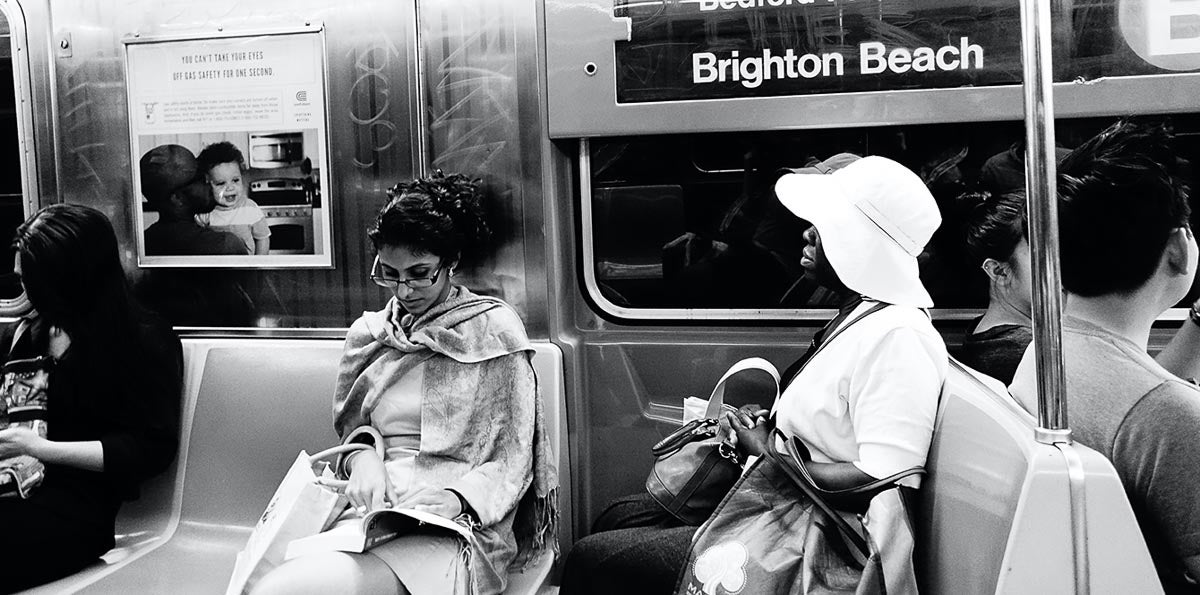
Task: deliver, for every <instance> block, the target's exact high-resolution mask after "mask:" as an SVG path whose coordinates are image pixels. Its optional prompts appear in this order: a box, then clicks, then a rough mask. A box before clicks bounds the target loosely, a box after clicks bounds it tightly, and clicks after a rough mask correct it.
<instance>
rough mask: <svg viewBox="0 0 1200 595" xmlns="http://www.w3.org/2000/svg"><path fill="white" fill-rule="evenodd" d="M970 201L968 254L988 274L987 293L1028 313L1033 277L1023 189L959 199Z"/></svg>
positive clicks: (973, 194) (972, 194)
mask: <svg viewBox="0 0 1200 595" xmlns="http://www.w3.org/2000/svg"><path fill="white" fill-rule="evenodd" d="M959 200H960V201H965V202H967V203H970V204H972V205H973V206H972V207H971V211H970V214H969V215H968V217H967V222H966V240H967V241H966V243H967V254H968V256H969V257H970V259H971V263H972V264H974V265H975V266H978V267H979V268H981V269H983V272H984V273H985V274H986V275H987V278H988V288H989V291H988V296H989V298H990V299H992V300H1002V301H1004V302H1005V303H1007V304H1008V305H1009V306H1012V307H1014V308H1016V309H1017V311H1019V312H1020V313H1022V314H1025V315H1026V316H1028V315H1029V313H1030V310H1031V306H1030V300H1031V299H1032V298H1031V295H1032V292H1033V280H1032V275H1031V271H1030V260H1029V229H1028V223H1027V220H1026V216H1025V212H1026V208H1025V193H1024V192H1023V191H1015V192H1007V193H1004V194H993V193H991V192H973V193H970V194H966V195H964V196H962V197H960V199H959Z"/></svg>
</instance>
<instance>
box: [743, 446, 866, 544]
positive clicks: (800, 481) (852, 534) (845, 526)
mask: <svg viewBox="0 0 1200 595" xmlns="http://www.w3.org/2000/svg"><path fill="white" fill-rule="evenodd" d="M771 433H772V438H775V434H777V433H778V434H779V437H780V438H782V437H783V434H782V433H781V432H779V430H773V431H772V432H771ZM765 454H766V456H767V458H769V459H770V460H771V461H773V462H775V464H777V465H779V467H780V468H781V469H783V472H784V474H785V475H787V476H788V479H791V480H792V483H793V484H795V485H796V487H798V488H800V491H801V492H803V493H804V495H805V496H808V498H809V499H810V500H812V502H813V504H814V505H816V507H817V508H819V509H821V512H824V513H825V516H827V517H829V520H830V522H832V523H833V525H834V526H835V527H837V530H838V532H839V533H841V534H842V537H843V538H845V540H846V543H848V544H850V546H851V547H852V548H853V549H854V550H855V552H854V554H855V557H856V558H861V559H860V560H859V563H864V562H865V560H866V559H867V558H868V557H870V555H871V546H870V545H868V544H867V540H866V539H863V536H862V535H859V534H858V532H857V531H855V530H854V529H853V528H851V527H850V523H847V522H846V519H844V518H842V515H841V514H839V513H838V511H836V510H834V509H833V507H832V506H830V505H829V503H828V502H826V501H825V498H824V497H823V496H822V495H821V494H819V493H818V492H817V491H816V489H815V486H813V485H811V484H809V483H808V482H807V481H805V480H804V477H803V476H802V475H801V474H800V472H799V470H798V469H797V468H796V467H797V465H796V463H795V462H794V461H793V460H792V459H791V457H790V456H784V455H781V454H780V453H779V451H777V450H776V449H774V448H768V449H767V451H766V453H765Z"/></svg>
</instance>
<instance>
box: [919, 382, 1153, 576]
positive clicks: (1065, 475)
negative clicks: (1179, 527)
mask: <svg viewBox="0 0 1200 595" xmlns="http://www.w3.org/2000/svg"><path fill="white" fill-rule="evenodd" d="M1035 426H1036V423H1035V420H1034V419H1033V417H1032V416H1030V415H1029V414H1028V413H1026V412H1025V411H1024V410H1022V409H1021V408H1020V406H1019V405H1018V404H1017V403H1016V401H1014V400H1013V399H1012V398H1011V397H1010V396H1009V395H1008V393H1007V391H1006V390H1005V389H1004V387H1003V386H1002V385H1000V384H999V383H998V382H996V381H995V380H993V379H991V378H989V377H986V376H983V375H978V373H977V372H974V371H972V370H970V369H968V368H966V367H964V366H962V365H961V364H959V363H958V362H952V365H951V367H950V373H949V374H948V376H947V380H946V385H945V387H944V388H943V391H942V401H941V406H940V409H939V411H938V419H937V426H936V430H935V431H934V437H933V445H932V447H931V449H930V452H929V460H928V463H927V465H926V468H927V470H928V471H929V475H928V476H927V477H926V479H925V483H924V486H923V488H922V490H921V506H920V507H919V510H918V519H917V526H916V538H917V544H918V552H917V572H918V578H919V579H920V580H921V582H922V591H923V592H927V593H954V594H973V593H1072V592H1088V589H1090V591H1091V592H1093V593H1154V592H1162V587H1161V586H1160V585H1159V583H1158V578H1157V576H1156V575H1155V572H1154V566H1153V564H1152V563H1151V561H1150V556H1149V553H1148V552H1147V550H1146V545H1145V541H1144V540H1143V538H1142V534H1141V532H1140V531H1139V529H1138V525H1137V521H1136V520H1135V519H1134V516H1133V511H1132V510H1131V509H1130V506H1129V501H1128V499H1127V498H1126V496H1125V491H1124V489H1123V488H1122V486H1121V482H1120V479H1119V478H1118V477H1117V475H1116V470H1115V469H1113V467H1112V464H1111V463H1109V461H1108V460H1107V459H1105V458H1104V457H1103V456H1101V455H1100V454H1099V453H1097V452H1096V451H1094V450H1092V449H1090V448H1087V447H1085V446H1083V445H1080V444H1073V445H1063V446H1054V445H1047V444H1041V443H1039V442H1037V441H1036V440H1035V439H1034V428H1035ZM1073 489H1074V490H1075V491H1076V492H1077V495H1076V497H1081V499H1082V501H1083V502H1084V504H1085V506H1084V512H1083V513H1082V515H1081V516H1080V517H1079V519H1080V520H1081V521H1082V523H1081V526H1079V527H1078V528H1076V527H1075V526H1074V525H1073V522H1072V514H1071V511H1072V508H1071V498H1072V490H1073ZM1077 510H1078V508H1077ZM1073 531H1079V532H1080V534H1079V537H1080V538H1081V542H1082V544H1083V546H1084V550H1085V551H1084V552H1082V555H1081V558H1080V559H1081V560H1083V561H1086V564H1084V565H1081V567H1080V568H1079V569H1078V571H1077V570H1076V566H1075V560H1076V558H1075V553H1074V550H1073V547H1072V541H1073ZM1077 572H1078V574H1080V575H1081V576H1082V575H1083V574H1085V573H1086V582H1087V583H1088V584H1087V586H1085V587H1084V589H1082V590H1080V591H1076V590H1075V580H1076V578H1075V577H1076V574H1077Z"/></svg>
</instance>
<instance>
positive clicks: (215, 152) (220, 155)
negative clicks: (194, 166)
mask: <svg viewBox="0 0 1200 595" xmlns="http://www.w3.org/2000/svg"><path fill="white" fill-rule="evenodd" d="M196 161H197V162H198V163H199V168H200V171H201V172H202V173H203V174H204V179H205V181H207V182H208V186H209V188H210V189H211V190H212V195H213V200H215V201H216V202H217V208H226V209H228V208H232V207H234V206H237V204H238V203H239V202H241V201H242V200H243V199H245V198H246V182H245V180H244V179H243V178H242V173H243V172H244V171H245V169H246V160H245V158H244V157H242V152H241V151H240V150H238V148H237V147H235V146H234V145H233V143H231V142H229V141H221V142H217V143H213V144H211V145H208V146H207V147H204V150H203V151H200V155H199V156H198V157H196Z"/></svg>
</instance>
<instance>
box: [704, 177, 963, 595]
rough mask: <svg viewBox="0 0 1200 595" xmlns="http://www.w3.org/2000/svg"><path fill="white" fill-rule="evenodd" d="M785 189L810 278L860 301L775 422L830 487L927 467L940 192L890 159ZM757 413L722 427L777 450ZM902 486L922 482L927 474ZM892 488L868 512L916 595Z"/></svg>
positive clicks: (891, 561) (802, 364) (811, 359)
mask: <svg viewBox="0 0 1200 595" xmlns="http://www.w3.org/2000/svg"><path fill="white" fill-rule="evenodd" d="M775 193H776V195H777V196H778V197H779V200H780V202H781V203H783V205H784V206H785V207H787V208H788V210H790V211H791V212H792V213H793V214H794V215H796V216H797V217H799V218H801V219H804V220H806V221H808V222H809V223H811V224H812V227H810V228H808V229H807V230H806V231H805V232H804V234H803V237H804V241H805V242H806V244H807V245H806V246H805V247H804V261H803V263H802V264H803V266H804V267H805V269H806V274H809V275H811V276H812V277H813V278H814V280H815V281H817V282H818V283H821V284H822V285H825V286H826V287H829V288H830V289H834V290H841V289H843V288H845V289H848V290H849V293H851V294H852V295H854V296H855V297H853V298H851V299H850V300H848V301H847V303H846V304H843V306H842V308H841V311H840V313H839V314H838V316H837V317H835V318H834V319H833V320H832V321H831V322H830V323H829V324H828V325H826V326H825V328H824V329H822V330H821V332H820V333H818V334H817V337H816V339H814V341H813V347H811V348H810V349H809V351H808V352H807V353H806V354H805V355H804V356H803V357H801V359H800V361H798V362H797V363H796V364H793V365H792V367H791V368H789V370H788V371H786V372H785V373H784V375H783V382H784V383H785V385H784V386H785V388H784V391H783V393H782V395H780V398H779V400H778V401H777V402H776V403H775V406H774V409H773V412H772V413H773V417H774V422H775V423H774V426H775V427H776V428H777V429H779V430H780V431H781V432H782V433H783V434H784V435H785V436H786V437H787V438H789V439H791V438H793V437H795V438H799V439H800V440H801V441H802V442H803V443H804V445H805V446H806V447H808V450H809V451H810V453H811V456H812V462H810V463H808V470H809V472H810V474H811V476H812V479H813V481H814V482H815V483H816V484H817V485H818V487H820V488H822V489H824V490H829V491H836V490H844V489H849V488H853V487H856V486H860V485H864V484H867V483H870V482H872V481H875V480H877V479H883V478H886V477H889V476H891V475H893V474H896V473H899V472H902V471H905V470H907V469H910V468H912V467H917V466H923V465H924V464H925V457H926V454H927V453H928V450H929V444H930V442H931V440H932V437H933V424H934V418H935V416H936V413H937V402H938V394H939V393H940V392H941V386H942V381H943V380H944V379H945V376H946V367H947V356H946V346H945V343H944V342H943V341H942V338H941V335H939V334H938V332H937V331H936V330H934V328H933V325H932V324H931V322H930V320H929V317H928V315H927V314H926V313H925V312H924V311H923V310H922V309H923V308H927V307H930V306H932V305H933V301H932V300H931V299H930V297H929V293H928V292H927V291H926V290H925V287H924V286H923V285H922V284H921V280H920V277H919V276H918V271H917V256H918V255H919V254H920V253H921V251H922V250H923V249H924V248H925V244H926V243H928V242H929V239H930V237H932V235H933V232H934V231H935V230H936V229H937V227H938V225H939V224H940V223H941V215H940V214H939V213H938V209H937V204H936V203H935V202H934V199H933V196H932V195H930V193H929V191H928V190H927V189H926V188H925V185H924V184H923V183H922V182H921V180H920V178H918V177H917V176H916V174H914V173H912V172H911V171H909V170H908V169H907V168H905V167H904V166H902V165H900V164H899V163H896V162H894V161H892V160H890V159H886V158H883V157H865V158H863V159H860V160H858V161H855V162H854V163H851V164H849V165H847V166H846V167H844V168H842V169H839V170H837V171H834V172H832V173H829V174H827V175H814V174H811V173H808V174H805V173H796V174H790V175H786V176H783V177H782V178H780V180H779V181H778V182H777V183H776V185H775ZM822 343H824V344H822ZM756 413H758V412H755V411H747V410H746V408H743V411H742V412H741V413H739V414H727V415H726V418H725V420H724V423H723V426H728V427H729V431H730V432H732V433H733V434H734V435H735V436H736V440H735V442H736V443H737V445H738V449H739V450H740V451H742V454H745V455H747V456H755V455H758V454H761V453H762V452H764V451H765V449H766V448H768V447H769V440H768V435H769V434H768V431H769V426H770V424H769V423H756V421H755V419H756V417H757V416H756V415H755V414H756ZM901 483H902V484H904V485H908V486H910V487H918V486H919V479H918V477H917V476H910V477H908V478H906V479H904V480H901ZM885 494H890V495H891V496H892V497H884V496H883V495H881V496H879V497H876V498H875V499H874V500H872V501H871V507H870V509H869V510H868V511H867V514H866V518H867V519H868V521H867V522H868V525H869V528H870V530H871V538H872V540H873V541H874V542H875V544H876V546H877V547H879V550H880V554H881V556H882V560H883V569H884V576H885V579H886V580H885V582H886V584H887V589H888V592H893V593H909V592H916V582H915V578H914V575H913V568H912V546H913V543H912V540H911V532H910V531H909V530H907V528H906V523H907V520H906V518H905V511H904V508H903V503H902V502H901V500H900V498H899V497H898V496H896V495H895V492H894V491H893V492H888V493H885ZM904 534H906V535H907V537H906V538H905V537H902V536H901V535H904Z"/></svg>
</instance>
